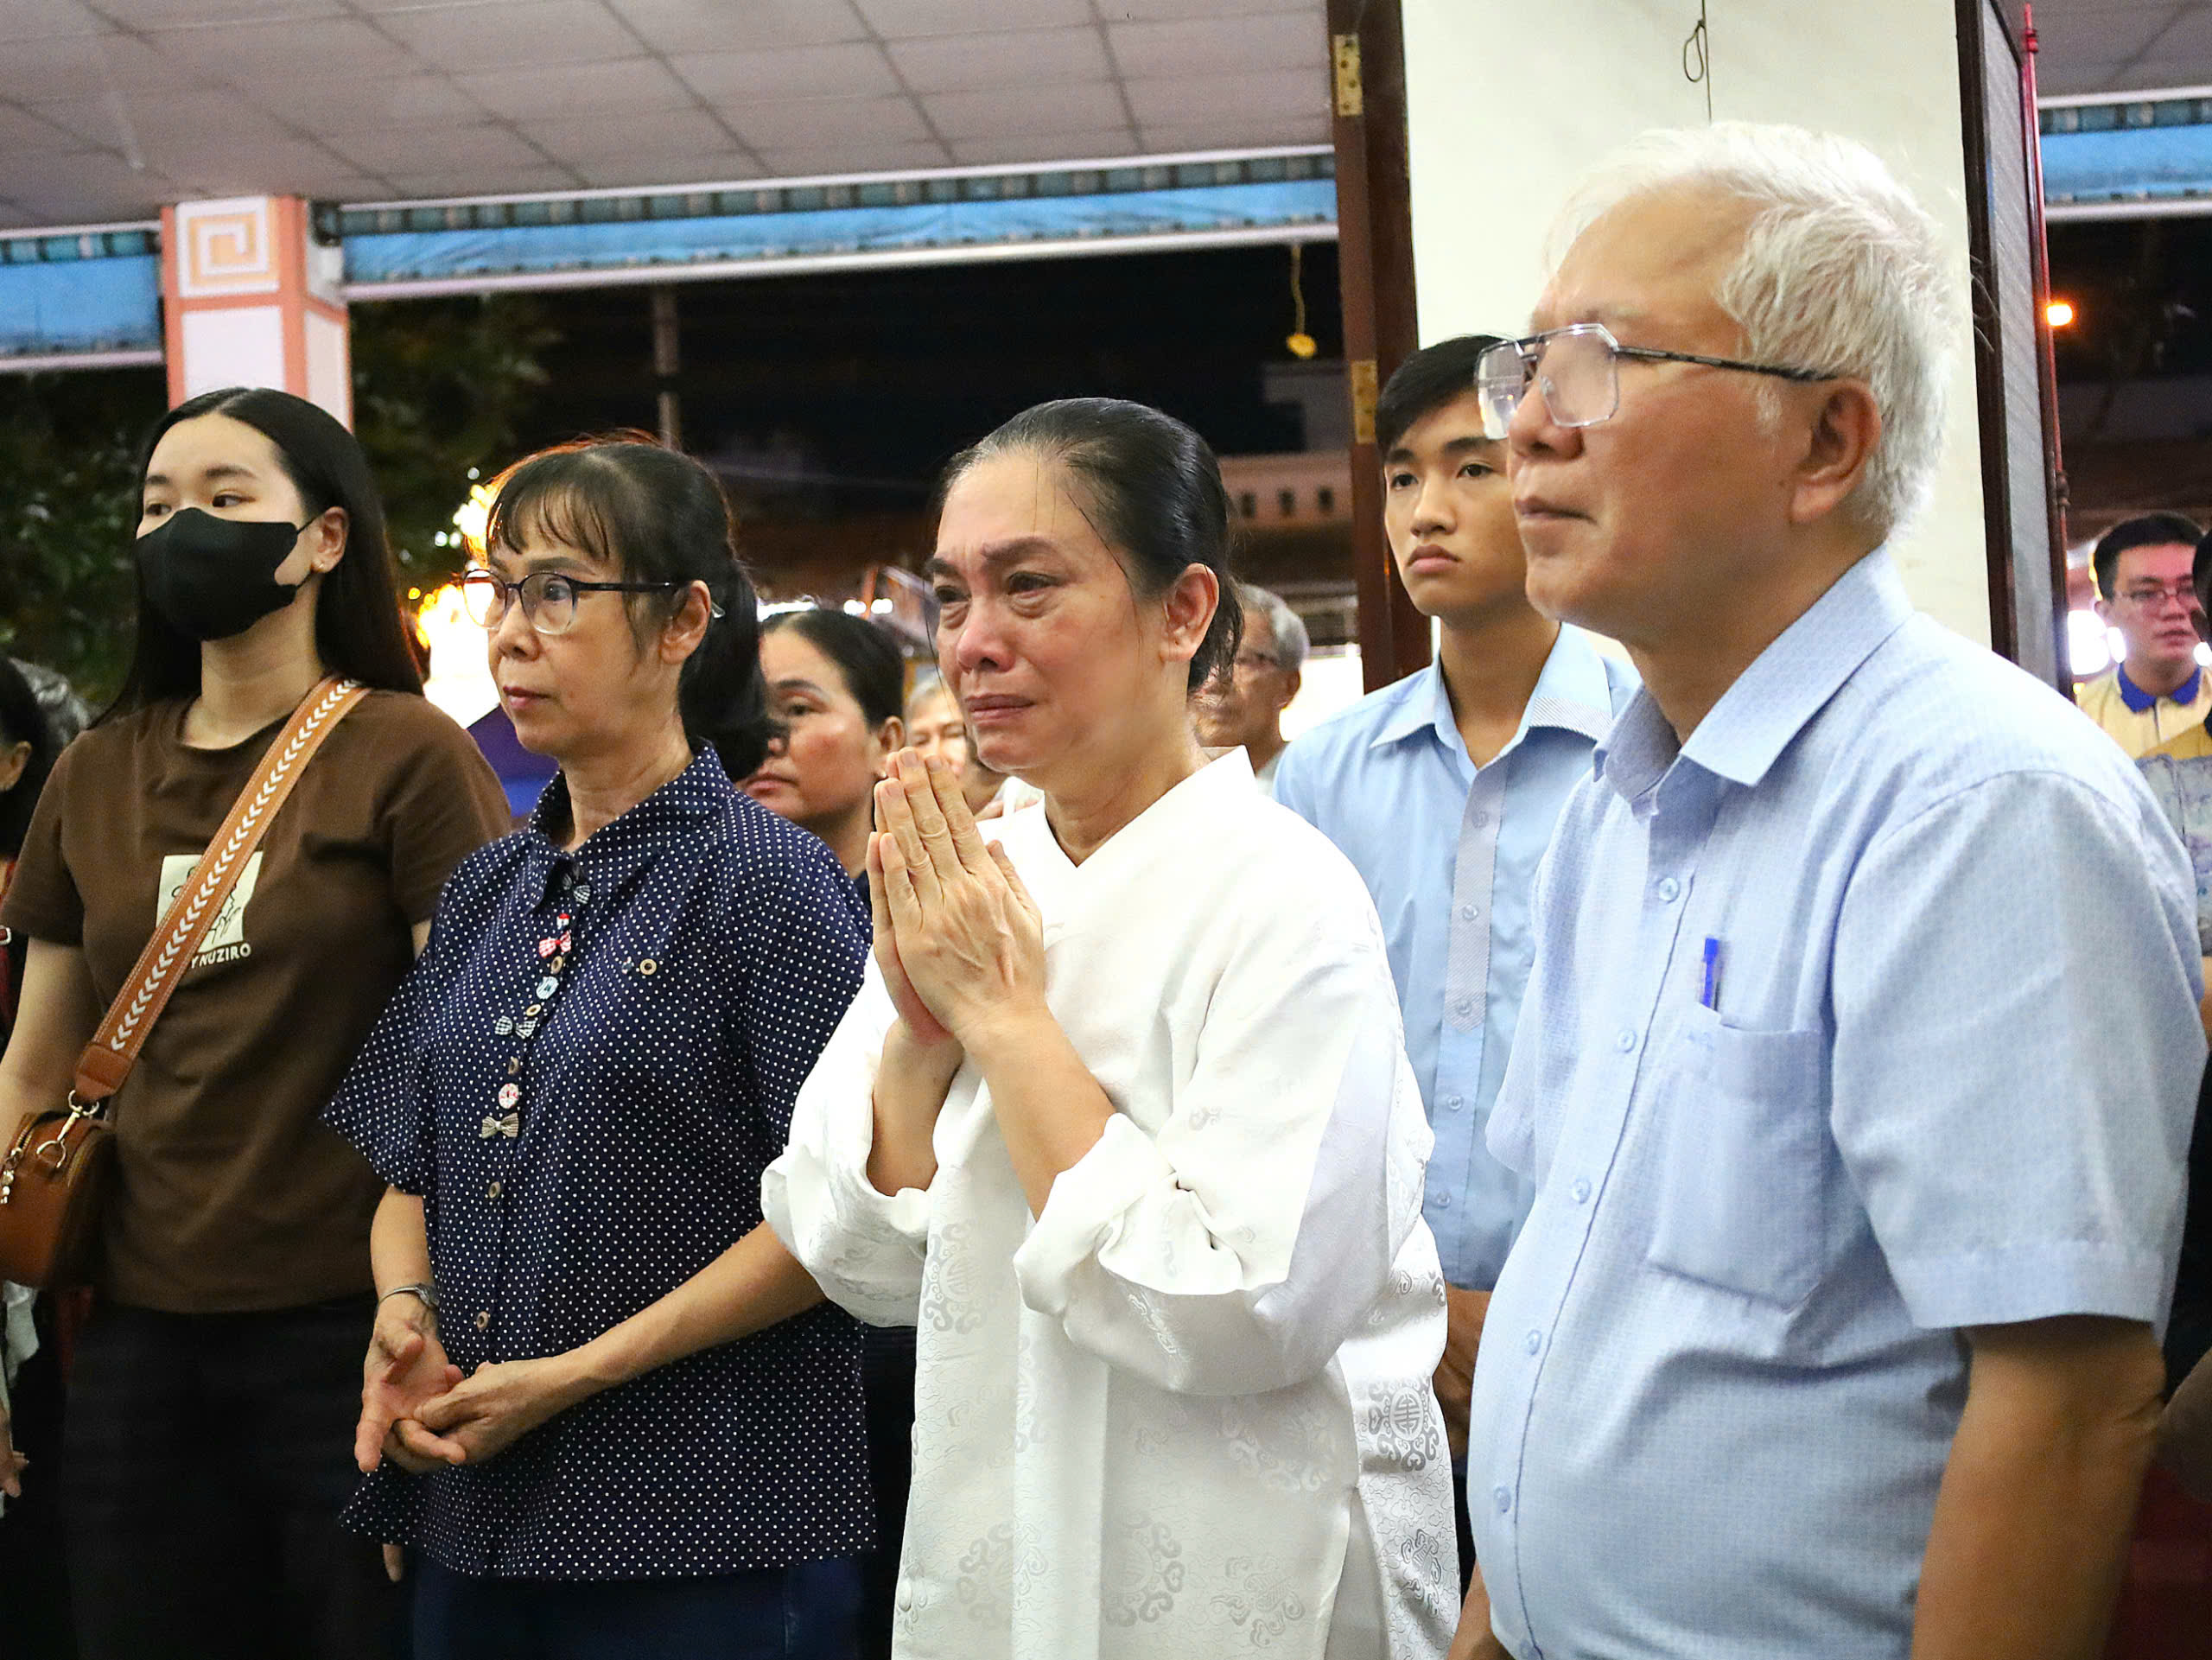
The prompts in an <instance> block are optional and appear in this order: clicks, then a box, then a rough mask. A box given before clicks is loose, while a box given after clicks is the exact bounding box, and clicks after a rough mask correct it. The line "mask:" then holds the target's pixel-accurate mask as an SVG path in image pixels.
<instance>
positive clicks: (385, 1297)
mask: <svg viewBox="0 0 2212 1660" xmlns="http://www.w3.org/2000/svg"><path fill="white" fill-rule="evenodd" d="M402 1296H405V1297H413V1298H415V1299H416V1300H417V1301H420V1302H421V1303H422V1305H423V1307H425V1308H427V1309H429V1311H430V1312H431V1313H434V1314H435V1313H437V1312H438V1288H437V1287H435V1285H396V1286H394V1287H392V1288H391V1290H389V1291H386V1292H384V1293H382V1294H379V1295H378V1298H377V1307H379V1308H381V1307H384V1306H385V1304H386V1303H387V1302H389V1301H391V1300H392V1299H393V1298H394V1297H402Z"/></svg>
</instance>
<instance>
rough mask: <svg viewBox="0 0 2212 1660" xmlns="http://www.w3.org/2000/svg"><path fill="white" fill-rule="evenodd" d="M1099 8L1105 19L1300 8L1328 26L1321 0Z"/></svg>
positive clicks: (1139, 2)
mask: <svg viewBox="0 0 2212 1660" xmlns="http://www.w3.org/2000/svg"><path fill="white" fill-rule="evenodd" d="M1098 9H1099V10H1100V11H1101V12H1103V14H1104V15H1105V16H1106V19H1107V21H1108V22H1116V23H1118V22H1132V21H1134V22H1145V21H1147V20H1149V19H1153V18H1175V17H1256V16H1262V15H1264V14H1266V13H1269V12H1283V11H1299V12H1304V13H1305V14H1306V16H1309V17H1311V18H1312V19H1313V27H1314V28H1316V29H1320V30H1322V31H1323V32H1324V33H1326V32H1327V29H1328V22H1327V19H1328V8H1327V7H1326V6H1325V4H1323V3H1322V0H1099V7H1098Z"/></svg>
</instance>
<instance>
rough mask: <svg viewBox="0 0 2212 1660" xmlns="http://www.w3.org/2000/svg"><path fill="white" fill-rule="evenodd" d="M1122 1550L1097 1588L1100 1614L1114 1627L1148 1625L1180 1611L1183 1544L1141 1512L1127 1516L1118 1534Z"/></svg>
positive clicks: (1112, 1556)
mask: <svg viewBox="0 0 2212 1660" xmlns="http://www.w3.org/2000/svg"><path fill="white" fill-rule="evenodd" d="M1116 1531H1117V1532H1118V1533H1119V1534H1120V1535H1121V1538H1120V1541H1119V1544H1120V1549H1118V1550H1116V1551H1113V1552H1111V1553H1109V1565H1108V1566H1106V1567H1105V1568H1104V1569H1103V1574H1102V1577H1103V1578H1105V1579H1107V1580H1109V1581H1110V1582H1109V1583H1106V1584H1102V1585H1101V1586H1100V1587H1098V1612H1099V1614H1100V1615H1101V1617H1102V1618H1103V1619H1104V1620H1105V1621H1106V1623H1107V1624H1108V1625H1135V1624H1136V1623H1137V1622H1138V1621H1139V1620H1143V1621H1144V1622H1145V1623H1146V1624H1147V1625H1149V1624H1151V1623H1153V1622H1154V1621H1155V1620H1157V1619H1159V1618H1160V1616H1161V1615H1162V1614H1165V1613H1166V1612H1167V1611H1168V1610H1169V1609H1171V1608H1173V1606H1175V1596H1176V1593H1178V1592H1179V1591H1181V1590H1182V1588H1183V1576H1184V1571H1185V1569H1184V1564H1183V1545H1182V1542H1181V1541H1180V1540H1179V1539H1177V1538H1176V1536H1174V1535H1173V1533H1171V1532H1169V1531H1168V1530H1167V1528H1166V1525H1165V1524H1164V1523H1159V1522H1155V1521H1154V1520H1153V1518H1152V1517H1151V1515H1150V1514H1149V1513H1147V1512H1146V1511H1137V1512H1135V1514H1133V1515H1129V1516H1125V1517H1122V1520H1121V1525H1120V1527H1119V1528H1118V1529H1117V1530H1116Z"/></svg>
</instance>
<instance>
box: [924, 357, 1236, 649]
mask: <svg viewBox="0 0 2212 1660" xmlns="http://www.w3.org/2000/svg"><path fill="white" fill-rule="evenodd" d="M1010 454H1022V455H1035V456H1038V457H1039V458H1040V459H1042V460H1045V461H1057V462H1058V463H1060V464H1061V465H1062V466H1064V467H1066V468H1067V469H1068V472H1069V474H1070V475H1071V477H1072V478H1073V480H1074V481H1075V484H1076V487H1077V493H1078V495H1079V497H1080V498H1081V501H1082V505H1083V506H1084V509H1085V512H1086V514H1087V516H1088V517H1089V518H1090V523H1091V526H1092V528H1093V529H1095V530H1096V531H1097V532H1098V534H1099V536H1100V537H1101V538H1102V539H1103V541H1104V542H1105V543H1106V544H1107V545H1108V546H1109V547H1110V548H1112V549H1113V550H1115V551H1116V552H1117V553H1119V554H1120V555H1121V556H1122V559H1123V560H1124V561H1125V563H1126V569H1128V573H1129V582H1130V585H1131V587H1133V588H1135V590H1136V592H1137V593H1138V594H1139V595H1141V596H1142V597H1144V598H1146V599H1147V600H1149V599H1157V598H1158V597H1159V596H1160V595H1162V594H1165V593H1166V591H1167V590H1168V589H1169V588H1172V587H1173V586H1174V584H1175V581H1176V579H1177V578H1178V577H1179V576H1182V574H1183V573H1184V572H1185V570H1188V569H1190V568H1191V567H1192V565H1204V566H1205V568H1206V569H1208V570H1211V572H1213V574H1214V576H1216V577H1217V579H1218V580H1219V582H1220V584H1221V601H1220V603H1219V604H1218V605H1217V607H1215V609H1214V614H1213V622H1212V625H1211V626H1210V627H1209V628H1208V629H1207V630H1206V637H1205V640H1204V641H1203V642H1202V643H1201V644H1200V645H1199V646H1198V654H1197V655H1196V656H1195V657H1193V658H1192V659H1191V689H1192V690H1193V691H1195V690H1198V687H1200V686H1202V685H1204V684H1205V683H1206V682H1207V681H1208V680H1209V679H1211V678H1212V677H1213V676H1214V674H1215V673H1216V672H1217V671H1220V670H1223V669H1225V668H1227V667H1228V666H1229V665H1230V662H1231V661H1232V660H1234V659H1235V658H1236V646H1237V642H1238V641H1239V640H1241V639H1243V633H1244V618H1243V611H1242V609H1241V608H1240V607H1239V606H1238V605H1237V602H1236V582H1234V581H1233V580H1232V579H1231V577H1230V570H1229V561H1230V517H1229V492H1228V491H1227V490H1226V489H1224V487H1223V486H1222V482H1221V464H1220V462H1218V461H1216V460H1215V459H1214V453H1213V451H1212V450H1211V448H1208V447H1207V444H1206V441H1205V439H1203V438H1201V437H1199V436H1198V434H1197V433H1195V432H1193V431H1192V429H1190V428H1189V427H1187V426H1185V425H1184V424H1183V423H1181V422H1180V421H1178V420H1177V419H1176V418H1175V417H1173V416H1172V415H1166V414H1162V413H1161V412H1160V410H1156V409H1154V408H1152V407H1151V406H1150V405H1149V404H1132V403H1129V402H1128V401H1127V400H1125V399H1122V398H1060V399H1058V400H1056V401H1055V402H1052V403H1050V404H1037V405H1035V406H1034V407H1033V408H1030V409H1026V410H1022V412H1021V413H1020V414H1019V415H1017V416H1015V417H1014V419H1012V420H1011V421H1008V422H1007V423H1006V424H1005V425H1004V426H1002V427H1001V428H1000V429H998V430H997V431H995V432H994V433H992V434H991V436H989V437H988V438H986V439H984V440H983V441H982V442H981V443H979V444H976V445H975V446H974V447H973V448H969V449H966V450H963V451H962V452H961V454H959V455H956V456H955V457H953V460H952V463H951V465H950V467H947V468H946V469H945V474H944V484H943V486H942V487H940V489H939V493H938V500H939V503H940V505H942V503H943V500H944V493H945V492H947V491H950V489H951V488H952V487H953V485H954V484H955V483H957V481H958V480H959V479H960V476H961V474H963V473H965V472H967V471H968V469H969V467H973V466H975V465H976V463H977V462H978V461H988V460H989V459H991V458H992V457H993V456H995V455H1010Z"/></svg>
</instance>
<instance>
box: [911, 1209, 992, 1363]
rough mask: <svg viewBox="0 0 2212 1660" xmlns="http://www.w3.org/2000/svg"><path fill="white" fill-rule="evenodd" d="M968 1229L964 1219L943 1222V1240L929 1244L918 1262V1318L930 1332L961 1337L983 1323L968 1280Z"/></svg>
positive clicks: (973, 1290) (972, 1288) (980, 1311)
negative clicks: (925, 1255)
mask: <svg viewBox="0 0 2212 1660" xmlns="http://www.w3.org/2000/svg"><path fill="white" fill-rule="evenodd" d="M970 1231H971V1230H970V1229H969V1224H967V1223H965V1222H948V1223H946V1224H944V1243H942V1244H941V1245H935V1246H933V1247H932V1248H931V1251H930V1254H929V1256H928V1257H927V1259H926V1260H925V1262H923V1264H922V1304H921V1313H922V1319H923V1320H925V1321H926V1322H927V1323H928V1324H929V1326H930V1327H931V1329H932V1330H934V1331H939V1332H958V1333H959V1334H960V1335H961V1336H963V1337H965V1336H966V1335H967V1334H968V1333H969V1332H972V1331H974V1330H975V1329H976V1327H977V1326H981V1325H982V1323H983V1315H982V1310H980V1309H979V1308H977V1307H976V1297H975V1288H974V1287H973V1285H971V1284H970V1283H969V1256H968V1252H967V1250H966V1246H967V1243H968V1235H969V1232H970Z"/></svg>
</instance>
